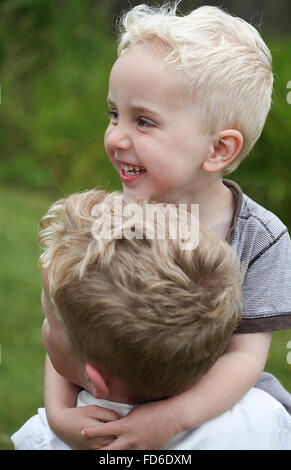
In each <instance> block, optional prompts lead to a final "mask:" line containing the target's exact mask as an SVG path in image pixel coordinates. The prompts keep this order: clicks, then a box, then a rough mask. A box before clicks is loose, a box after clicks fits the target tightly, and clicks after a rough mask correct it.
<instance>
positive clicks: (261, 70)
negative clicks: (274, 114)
mask: <svg viewBox="0 0 291 470" xmlns="http://www.w3.org/2000/svg"><path fill="white" fill-rule="evenodd" d="M179 3H180V2H176V3H175V4H174V6H171V4H166V5H164V6H162V7H161V8H154V7H149V6H146V5H138V6H136V7H134V8H133V9H132V10H131V11H129V12H128V13H126V14H125V15H124V16H123V17H122V19H121V20H120V42H119V48H118V50H119V54H122V53H123V52H124V51H125V50H126V49H128V48H130V47H134V46H136V45H138V44H153V43H154V44H155V47H157V45H158V43H159V44H160V45H161V46H164V47H165V50H166V59H165V63H164V65H166V64H172V65H174V66H175V67H176V68H177V69H178V70H181V71H182V72H183V73H184V75H185V83H186V86H187V88H188V90H189V91H190V93H191V99H193V103H194V104H196V105H198V107H199V111H200V115H201V125H202V129H203V130H204V131H208V132H210V133H215V132H216V131H217V130H220V129H227V128H231V129H236V130H238V131H240V132H241V133H242V135H243V138H244V145H243V147H242V150H241V151H240V153H239V155H238V156H237V157H236V159H235V160H234V161H233V162H232V163H231V164H230V165H229V166H228V167H226V168H225V170H224V173H225V174H227V173H230V172H231V171H233V170H234V169H235V168H236V167H237V165H238V164H239V163H240V161H241V160H242V159H243V158H244V157H245V156H246V155H247V154H248V153H249V152H250V150H251V149H252V147H253V145H254V144H255V142H256V141H257V139H258V138H259V136H260V134H261V132H262V129H263V127H264V124H265V121H266V118H267V115H268V112H269V110H270V106H271V99H272V89H273V74H272V57H271V54H270V51H269V49H268V47H267V46H266V44H265V43H264V41H263V39H262V37H261V36H260V34H259V32H258V31H257V30H256V29H255V28H254V27H253V26H252V25H250V24H249V23H247V22H246V21H244V20H243V19H241V18H236V17H234V16H232V15H230V14H228V13H226V12H225V11H223V10H221V9H220V8H217V7H213V6H202V7H200V8H197V9H196V10H194V11H192V12H191V13H190V14H188V15H186V16H177V15H176V11H177V6H178V4H179Z"/></svg>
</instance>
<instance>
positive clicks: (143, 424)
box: [82, 400, 182, 450]
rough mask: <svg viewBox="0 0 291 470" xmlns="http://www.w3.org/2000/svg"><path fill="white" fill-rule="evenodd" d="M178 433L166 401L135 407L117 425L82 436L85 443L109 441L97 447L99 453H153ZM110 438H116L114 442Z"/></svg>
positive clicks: (86, 431)
mask: <svg viewBox="0 0 291 470" xmlns="http://www.w3.org/2000/svg"><path fill="white" fill-rule="evenodd" d="M181 431H182V429H179V428H178V425H177V420H176V419H175V416H174V414H173V413H171V411H170V407H169V400H165V401H158V402H152V403H146V404H144V405H140V406H137V407H135V408H133V409H132V410H131V411H130V412H129V413H128V415H127V416H125V417H124V418H121V419H119V420H118V421H114V422H111V423H106V424H100V425H98V426H94V427H91V426H90V427H86V428H84V429H83V431H82V435H83V436H84V437H85V438H86V441H87V442H90V441H91V440H96V439H98V442H101V439H104V440H105V439H106V440H107V441H111V442H107V444H106V445H104V446H102V447H99V449H102V450H125V449H131V450H135V449H140V450H141V449H142V450H155V449H162V448H163V447H165V446H166V444H167V443H168V442H169V441H170V440H171V439H172V438H173V437H174V436H175V435H176V434H178V433H179V432H181ZM110 436H111V437H110ZM112 436H116V438H115V440H114V441H112ZM95 448H97V447H95Z"/></svg>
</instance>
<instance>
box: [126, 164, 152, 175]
mask: <svg viewBox="0 0 291 470" xmlns="http://www.w3.org/2000/svg"><path fill="white" fill-rule="evenodd" d="M122 169H123V171H124V174H125V175H126V176H132V175H137V174H139V173H145V172H146V169H145V168H140V167H136V166H132V165H122Z"/></svg>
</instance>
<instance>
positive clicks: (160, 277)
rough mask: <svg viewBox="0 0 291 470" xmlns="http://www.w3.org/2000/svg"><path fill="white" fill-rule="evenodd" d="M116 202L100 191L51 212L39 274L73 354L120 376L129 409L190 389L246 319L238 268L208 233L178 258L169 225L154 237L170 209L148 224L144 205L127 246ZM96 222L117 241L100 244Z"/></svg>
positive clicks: (43, 236)
mask: <svg viewBox="0 0 291 470" xmlns="http://www.w3.org/2000/svg"><path fill="white" fill-rule="evenodd" d="M116 201H117V202H118V203H120V204H121V205H122V208H123V209H124V208H125V207H126V203H125V202H124V201H123V199H122V195H121V194H119V193H111V194H106V193H104V192H102V191H88V192H84V193H81V194H74V195H72V196H69V197H68V198H67V199H64V200H61V201H58V202H57V203H56V204H54V205H53V206H52V207H51V208H50V210H49V211H48V213H47V215H46V216H45V217H44V218H43V219H42V230H41V232H40V240H41V242H42V244H43V246H44V253H43V254H42V256H41V258H40V265H41V267H42V268H47V272H48V280H49V285H50V295H51V300H52V303H53V304H54V305H55V312H56V314H57V316H58V317H59V318H60V319H61V321H62V322H63V323H64V326H65V330H66V332H67V336H68V339H69V341H70V342H71V345H72V347H73V348H74V351H76V352H77V353H78V354H79V356H80V358H81V359H82V360H84V361H85V362H89V363H91V364H93V365H95V366H96V367H97V366H102V367H103V368H104V369H105V370H107V371H109V372H110V373H111V374H113V375H114V376H116V377H118V378H119V379H120V380H121V381H122V382H123V383H124V384H125V385H126V388H127V390H128V396H127V400H128V401H131V402H142V401H149V400H153V399H159V398H163V397H167V396H170V395H174V394H176V393H178V392H179V391H181V390H183V389H185V388H186V387H188V386H189V385H190V384H192V383H194V382H195V381H197V380H198V379H199V378H200V377H201V376H202V375H203V374H205V373H206V372H207V371H208V370H209V369H210V367H211V366H212V365H213V363H214V362H215V361H216V359H217V358H218V357H219V356H220V355H221V354H222V353H223V351H224V349H225V347H226V345H227V342H228V340H229V337H230V335H231V334H232V332H233V330H234V328H235V327H236V325H237V322H238V320H239V318H240V299H241V274H240V266H239V263H238V260H237V258H236V255H235V253H234V251H233V250H232V249H231V247H230V246H229V245H227V243H225V242H222V241H221V240H220V239H219V238H218V237H217V236H216V235H215V234H214V233H213V232H211V231H210V230H208V229H207V228H206V227H204V226H202V225H201V224H200V227H199V243H198V246H197V248H195V249H193V250H184V251H183V250H182V249H181V244H180V240H179V237H178V238H177V239H174V238H173V239H172V238H171V237H170V226H168V227H167V230H166V232H165V234H166V235H165V237H164V239H159V238H157V237H152V238H148V237H147V234H148V233H149V232H151V233H153V232H154V233H157V231H156V228H157V226H158V225H159V223H160V222H159V208H160V209H161V211H162V210H163V209H164V208H165V207H167V205H166V204H159V205H156V206H157V208H158V212H157V214H158V217H156V216H153V217H151V216H147V217H145V215H147V214H146V206H147V204H146V203H139V207H140V208H141V212H140V214H141V215H140V220H139V221H138V220H137V221H135V234H136V237H134V238H132V239H128V238H126V237H125V236H124V230H123V229H124V223H123V222H122V224H123V225H122V224H121V221H120V219H119V218H118V217H117V218H114V217H112V214H113V212H114V207H115V204H116ZM96 209H97V210H96ZM178 215H179V214H178ZM162 219H163V222H162V223H164V220H165V219H164V218H162ZM96 221H97V222H98V227H101V226H103V227H104V226H105V225H106V226H107V227H109V226H110V227H111V228H112V229H113V231H114V234H115V238H114V237H111V238H110V237H108V238H104V237H96V236H95V235H96V234H95V235H94V230H92V227H95V228H96ZM127 221H128V223H129V224H130V223H131V222H130V220H128V219H127ZM127 221H125V225H126V224H127ZM196 222H197V221H196ZM170 223H171V222H169V224H170ZM112 233H113V232H112Z"/></svg>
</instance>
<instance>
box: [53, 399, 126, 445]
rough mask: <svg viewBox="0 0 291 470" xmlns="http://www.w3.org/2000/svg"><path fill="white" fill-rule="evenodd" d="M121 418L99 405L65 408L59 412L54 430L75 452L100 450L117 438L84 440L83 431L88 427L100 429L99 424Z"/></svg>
mask: <svg viewBox="0 0 291 470" xmlns="http://www.w3.org/2000/svg"><path fill="white" fill-rule="evenodd" d="M119 418H120V416H119V415H118V414H117V413H116V412H115V411H113V410H109V409H107V408H102V407H100V406H97V405H90V406H82V407H79V408H63V409H61V410H58V412H57V419H56V420H55V422H57V423H58V424H57V426H55V428H54V430H55V433H56V434H57V435H58V437H59V438H60V439H61V440H62V441H64V442H65V443H66V444H67V445H68V446H69V447H71V448H72V449H74V450H79V449H81V450H90V449H92V450H93V449H100V448H101V447H105V446H107V445H110V444H111V443H112V442H113V440H115V436H104V437H103V436H102V437H96V438H95V439H90V440H88V439H84V438H83V437H82V434H81V431H82V429H84V427H87V426H90V427H91V426H96V427H98V424H97V423H98V422H109V421H114V420H118V419H119Z"/></svg>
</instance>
